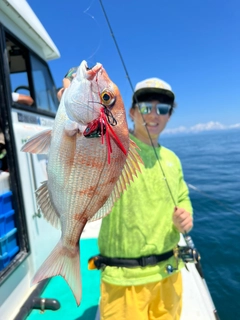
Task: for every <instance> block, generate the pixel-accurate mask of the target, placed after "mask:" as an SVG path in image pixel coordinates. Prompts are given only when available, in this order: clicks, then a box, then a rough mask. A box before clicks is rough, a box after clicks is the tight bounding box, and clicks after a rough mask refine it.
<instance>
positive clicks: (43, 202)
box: [35, 181, 61, 229]
mask: <svg viewBox="0 0 240 320" xmlns="http://www.w3.org/2000/svg"><path fill="white" fill-rule="evenodd" d="M47 183H48V182H47V181H44V182H42V185H41V186H40V187H39V188H38V189H37V190H36V191H35V193H36V198H37V204H38V207H39V208H40V209H41V211H42V214H43V216H44V218H45V219H46V220H47V221H48V222H49V223H51V225H52V226H53V227H55V228H57V229H59V228H60V226H61V224H60V217H59V214H58V213H57V211H56V210H55V208H54V207H53V205H52V202H51V198H50V195H49V191H48V186H47Z"/></svg>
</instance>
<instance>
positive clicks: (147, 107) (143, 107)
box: [138, 102, 172, 116]
mask: <svg viewBox="0 0 240 320" xmlns="http://www.w3.org/2000/svg"><path fill="white" fill-rule="evenodd" d="M171 107H172V106H171V105H170V104H165V103H158V104H156V106H155V108H156V112H157V114H158V115H159V116H160V115H166V114H168V113H169V111H170V109H171ZM152 108H153V105H152V103H151V102H139V103H138V110H139V112H140V113H141V114H150V113H151V111H152Z"/></svg>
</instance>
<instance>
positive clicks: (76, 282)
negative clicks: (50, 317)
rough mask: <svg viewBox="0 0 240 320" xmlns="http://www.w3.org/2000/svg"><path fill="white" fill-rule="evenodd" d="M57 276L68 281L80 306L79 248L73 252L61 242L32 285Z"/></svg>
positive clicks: (36, 275) (38, 272)
mask: <svg viewBox="0 0 240 320" xmlns="http://www.w3.org/2000/svg"><path fill="white" fill-rule="evenodd" d="M57 275H60V276H62V277H63V278H64V279H65V280H66V282H67V283H68V285H69V287H70V289H71V290H72V292H73V295H74V297H75V299H76V302H77V305H78V306H79V305H80V301H81V297H82V289H81V276H80V254H79V246H77V247H76V250H74V252H73V251H70V250H69V249H67V248H66V247H64V246H63V245H62V240H60V241H59V242H58V244H57V245H56V247H55V248H54V249H53V251H52V252H51V254H50V255H49V256H48V258H47V259H46V260H45V261H44V263H43V264H42V266H41V267H40V269H39V270H38V271H37V273H36V274H35V276H34V278H33V280H32V284H37V283H38V282H40V281H42V280H44V279H48V278H51V277H54V276H57Z"/></svg>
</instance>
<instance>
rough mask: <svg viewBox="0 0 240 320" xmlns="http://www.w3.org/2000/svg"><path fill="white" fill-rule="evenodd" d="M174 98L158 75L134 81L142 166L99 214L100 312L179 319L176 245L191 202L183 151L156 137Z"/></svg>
mask: <svg viewBox="0 0 240 320" xmlns="http://www.w3.org/2000/svg"><path fill="white" fill-rule="evenodd" d="M174 100H175V96H174V93H173V91H172V89H171V87H170V85H169V84H167V83H166V82H164V81H162V80H160V79H157V78H151V79H146V80H144V81H141V82H139V83H138V84H137V85H136V88H135V92H134V96H133V101H132V107H131V109H130V117H131V118H132V120H133V122H134V130H133V133H132V134H130V138H131V139H132V140H134V141H135V143H136V144H137V145H138V146H139V148H140V151H139V153H140V156H141V157H142V159H143V162H144V166H141V170H142V173H141V174H139V175H138V178H137V179H135V181H134V182H133V183H131V185H130V186H128V188H127V190H126V191H125V192H124V194H123V195H122V196H121V198H120V199H119V200H118V201H117V202H116V203H115V205H114V207H113V210H112V212H111V213H110V214H109V215H108V216H107V217H105V218H104V219H103V221H102V226H101V230H100V234H99V249H100V254H101V256H103V259H105V260H103V264H102V275H101V301H100V314H101V320H103V319H104V320H106V319H109V320H141V319H142V320H146V319H164V320H166V319H180V314H181V309H182V279H181V273H180V272H179V271H180V269H181V268H182V267H183V263H182V262H179V261H178V260H177V259H176V257H174V255H173V249H174V248H176V247H177V244H178V242H179V239H180V232H181V233H185V232H189V231H190V230H191V228H192V226H193V222H192V206H191V203H190V200H189V195H188V188H187V186H186V183H185V182H184V179H183V173H182V168H181V163H180V161H179V159H178V157H177V156H176V155H175V154H174V153H173V152H172V151H170V150H168V149H166V148H164V147H163V146H161V145H159V142H158V141H159V136H160V134H161V132H162V131H163V130H164V128H165V126H166V124H167V122H168V121H169V119H170V117H171V115H172V112H173V109H174V107H175V104H174ZM149 136H150V138H149ZM152 145H153V146H154V148H155V151H156V154H157V157H156V154H155V152H154V149H153V146H152ZM157 158H158V159H157Z"/></svg>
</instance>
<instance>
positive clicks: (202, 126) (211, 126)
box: [162, 121, 240, 134]
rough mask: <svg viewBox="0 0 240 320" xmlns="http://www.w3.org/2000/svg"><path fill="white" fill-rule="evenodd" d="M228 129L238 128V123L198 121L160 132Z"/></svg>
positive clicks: (239, 124) (239, 126) (174, 132)
mask: <svg viewBox="0 0 240 320" xmlns="http://www.w3.org/2000/svg"><path fill="white" fill-rule="evenodd" d="M229 129H240V123H236V124H232V125H228V126H226V125H224V124H221V123H220V122H214V121H210V122H207V123H198V124H196V125H195V126H192V127H190V128H187V127H184V126H180V127H178V128H174V129H165V130H164V131H163V132H162V134H176V133H198V132H203V131H214V130H229Z"/></svg>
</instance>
